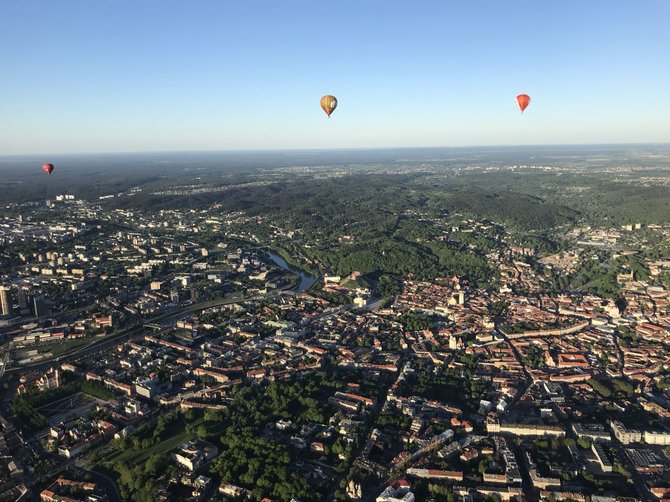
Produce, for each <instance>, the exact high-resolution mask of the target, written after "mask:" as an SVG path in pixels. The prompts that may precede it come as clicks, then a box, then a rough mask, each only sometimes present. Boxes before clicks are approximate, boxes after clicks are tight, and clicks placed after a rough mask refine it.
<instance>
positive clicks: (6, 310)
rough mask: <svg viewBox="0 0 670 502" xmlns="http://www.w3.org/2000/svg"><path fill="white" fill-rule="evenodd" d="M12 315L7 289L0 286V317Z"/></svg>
mask: <svg viewBox="0 0 670 502" xmlns="http://www.w3.org/2000/svg"><path fill="white" fill-rule="evenodd" d="M11 313H12V304H11V300H10V297H9V288H8V287H5V286H0V315H10V314H11Z"/></svg>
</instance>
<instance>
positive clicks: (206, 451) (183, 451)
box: [172, 439, 219, 472]
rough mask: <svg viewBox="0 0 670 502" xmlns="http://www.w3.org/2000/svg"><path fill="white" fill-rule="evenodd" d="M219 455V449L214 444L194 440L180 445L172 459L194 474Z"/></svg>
mask: <svg viewBox="0 0 670 502" xmlns="http://www.w3.org/2000/svg"><path fill="white" fill-rule="evenodd" d="M218 454H219V449H218V448H217V447H216V446H214V445H213V444H212V443H209V442H207V441H204V440H202V439H193V440H191V441H189V442H188V443H184V444H182V445H180V446H179V447H178V448H177V450H176V451H175V452H174V453H172V458H173V459H174V460H175V461H176V462H177V464H179V465H180V466H181V467H184V468H185V469H186V470H187V471H190V472H194V471H197V470H198V469H200V468H201V467H202V466H203V465H205V464H206V463H207V462H209V461H210V460H212V459H213V458H216V457H217V456H218Z"/></svg>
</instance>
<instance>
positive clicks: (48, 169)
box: [42, 163, 54, 174]
mask: <svg viewBox="0 0 670 502" xmlns="http://www.w3.org/2000/svg"><path fill="white" fill-rule="evenodd" d="M53 170H54V165H53V164H49V163H47V164H43V165H42V171H44V172H45V173H47V174H51V173H52V172H53Z"/></svg>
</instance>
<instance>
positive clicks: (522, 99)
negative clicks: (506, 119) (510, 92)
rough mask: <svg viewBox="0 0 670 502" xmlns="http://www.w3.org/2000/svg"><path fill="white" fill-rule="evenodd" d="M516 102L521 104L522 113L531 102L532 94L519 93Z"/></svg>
mask: <svg viewBox="0 0 670 502" xmlns="http://www.w3.org/2000/svg"><path fill="white" fill-rule="evenodd" d="M516 104H517V105H519V108H520V109H521V113H523V111H524V110H525V109H526V108H527V107H528V105H529V104H530V96H529V95H528V94H519V95H518V96H517V97H516Z"/></svg>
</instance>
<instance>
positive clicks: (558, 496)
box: [0, 148, 670, 502]
mask: <svg viewBox="0 0 670 502" xmlns="http://www.w3.org/2000/svg"><path fill="white" fill-rule="evenodd" d="M568 150H570V149H569V148H566V151H568ZM621 155H623V154H622V153H620V152H616V151H614V152H612V153H611V156H612V157H613V158H617V156H621ZM626 155H628V154H626ZM632 155H633V157H635V156H637V155H638V154H636V153H635V154H632ZM631 162H633V161H632V160H631ZM654 162H660V164H659V165H658V166H657V167H656V168H654V169H656V170H658V171H659V172H656V171H654V172H653V173H649V172H648V168H644V169H643V170H642V171H637V172H632V173H629V172H628V171H627V170H625V169H617V168H613V166H612V165H611V164H610V163H607V162H605V163H604V167H603V168H589V169H591V171H589V172H591V176H592V178H591V179H593V180H598V183H599V184H602V183H604V181H603V180H604V179H605V178H606V177H608V176H609V177H610V178H611V180H612V183H614V184H616V185H617V186H628V185H629V184H630V181H629V180H630V179H635V180H642V179H645V177H652V178H654V180H655V183H654V184H652V185H650V186H649V187H648V188H644V187H635V190H637V191H642V192H645V190H655V185H656V184H657V183H663V180H668V179H670V178H668V174H667V173H668V171H666V170H665V169H667V165H668V164H665V162H666V161H665V160H663V161H654ZM574 164H579V161H577V162H576V161H575V160H574V159H572V158H570V159H569V160H563V161H558V162H557V163H556V165H554V166H548V165H545V166H530V165H512V166H498V165H496V166H494V165H490V166H481V167H467V166H456V167H442V163H441V162H437V163H434V164H431V166H432V167H430V168H429V167H428V166H426V165H424V166H423V168H422V169H423V171H424V175H423V177H422V178H420V179H418V180H417V179H416V175H415V174H413V173H415V172H416V171H417V169H418V168H417V167H416V166H415V165H413V164H412V163H411V162H407V163H406V164H403V165H400V166H390V167H388V168H387V169H388V170H389V171H390V172H395V173H396V174H395V175H391V174H388V173H387V177H389V178H392V177H395V178H394V179H393V181H392V182H391V183H389V185H392V187H391V188H389V189H390V190H393V191H395V190H398V189H399V187H400V189H401V190H403V192H404V193H405V196H406V197H409V198H410V199H411V198H412V197H413V195H412V194H413V192H414V190H413V186H414V185H413V184H424V183H426V180H427V179H429V180H432V181H433V182H434V180H435V179H436V177H438V176H446V179H449V180H451V179H454V176H456V177H457V178H459V179H461V182H462V183H463V184H464V185H467V186H469V187H470V188H472V187H474V186H476V185H477V183H483V182H482V181H478V180H481V179H489V178H491V177H494V179H493V180H492V184H494V185H496V186H498V187H500V186H501V182H500V181H499V180H497V179H495V177H501V179H502V177H507V178H509V177H510V176H512V177H519V178H523V179H524V180H525V181H524V182H525V183H531V182H530V181H528V180H532V179H534V178H537V182H538V183H540V184H546V183H547V178H546V177H547V176H552V177H553V178H558V179H561V181H560V182H561V185H562V186H566V187H568V188H567V191H568V192H570V193H571V194H573V196H575V197H582V195H583V192H584V191H587V192H592V194H591V197H593V198H596V199H597V198H598V197H597V195H596V189H595V188H594V187H593V186H590V187H587V186H585V177H586V176H589V175H588V174H586V173H585V172H584V171H583V170H582V169H579V168H575V167H574ZM378 169H379V168H378V167H376V166H366V165H363V164H361V165H349V166H348V167H343V166H335V167H332V168H320V169H316V170H313V169H308V170H307V171H305V168H304V167H296V168H285V167H280V168H271V169H268V170H266V171H263V172H262V173H260V174H257V175H254V176H263V177H265V178H268V179H274V177H275V176H277V174H276V173H277V172H280V173H281V179H282V181H279V182H280V183H283V184H288V185H289V186H291V185H298V186H300V185H301V184H302V183H303V182H304V179H305V178H306V177H308V178H314V181H313V182H314V183H319V181H318V180H322V182H323V183H325V185H324V186H323V187H322V189H323V193H322V194H320V195H317V198H318V199H319V200H321V201H322V202H323V204H324V206H323V207H324V208H329V207H330V205H329V203H328V200H327V199H328V197H332V198H334V200H336V201H342V200H348V199H347V198H348V197H349V196H350V195H351V194H350V193H349V191H353V192H359V191H360V188H358V187H360V183H358V182H352V184H351V187H349V186H348V185H347V184H346V183H344V182H343V176H344V177H345V178H346V177H351V178H356V177H358V176H364V177H368V178H372V177H374V176H375V174H374V173H375V172H377V170H378ZM645 169H646V170H645ZM510 173H513V174H510ZM324 175H325V176H324ZM175 176H177V175H175ZM179 176H181V174H180V175H179ZM191 176H192V175H191ZM570 176H571V177H572V178H571V179H574V180H576V181H578V182H579V183H580V184H582V189H580V190H574V189H571V188H569V185H570V181H568V180H565V179H563V178H567V177H570ZM196 178H204V179H205V180H207V179H209V177H208V176H202V175H200V174H198V176H196ZM323 180H325V181H323ZM401 180H403V181H401ZM128 183H129V188H127V189H125V190H122V191H121V192H118V193H115V194H113V196H110V195H97V196H95V197H92V198H90V199H81V198H79V197H78V196H76V195H74V194H55V195H54V196H53V198H51V199H49V200H47V201H46V203H35V202H24V203H22V202H12V203H9V204H7V205H6V206H5V208H4V215H3V217H2V222H1V223H0V243H2V246H3V247H2V255H1V257H2V262H1V265H2V288H1V289H0V300H1V305H2V318H1V321H0V322H1V323H2V324H1V327H0V330H1V331H0V332H1V333H2V341H3V346H2V353H1V355H2V358H3V359H2V361H3V365H2V369H1V375H2V381H3V400H2V408H1V409H0V414H1V417H2V418H1V423H2V442H0V447H1V448H2V455H1V456H0V458H1V459H2V461H1V462H2V469H1V472H2V483H3V484H2V495H1V497H2V500H22V499H26V500H32V499H35V500H37V499H39V500H43V501H55V500H101V501H102V500H109V501H117V500H131V499H132V500H194V501H195V500H229V499H230V500H238V499H239V500H244V499H251V500H287V501H289V500H294V501H297V500H301V501H309V500H377V501H394V500H402V501H412V500H445V499H446V500H493V499H496V500H592V501H596V502H597V501H605V500H621V501H623V500H626V501H627V500H657V499H659V500H662V499H663V498H664V497H665V496H666V493H669V492H670V479H669V478H668V476H669V473H670V470H669V469H668V466H670V449H669V448H668V446H669V445H670V429H668V425H669V424H670V422H669V421H668V418H669V417H670V367H669V364H670V361H669V352H668V344H669V343H670V338H669V337H670V331H669V327H670V298H669V296H668V291H669V290H668V288H669V287H670V281H669V278H670V253H669V251H670V224H668V223H667V221H661V222H660V223H652V222H651V220H650V219H649V218H643V219H642V220H640V221H634V220H632V219H630V218H631V217H633V216H632V215H633V214H634V208H632V209H631V208H625V207H622V208H621V213H622V214H621V218H622V220H621V221H622V222H616V221H610V220H609V217H608V216H607V215H604V216H600V217H599V218H600V219H599V220H598V218H596V216H589V215H588V213H587V212H582V213H580V214H579V215H577V216H574V218H573V217H572V216H571V218H572V219H570V220H569V221H567V220H566V222H560V224H558V225H554V223H556V222H555V221H553V218H554V216H551V220H550V223H551V224H550V225H549V226H546V227H544V226H543V224H539V226H538V225H536V223H537V222H536V221H535V220H531V221H530V222H529V223H528V222H526V220H525V219H524V218H526V216H527V215H528V213H529V211H538V208H537V207H534V205H536V204H537V203H535V202H533V203H532V204H531V205H530V206H528V207H525V208H522V209H520V208H517V210H518V211H519V212H518V213H517V214H516V215H512V218H511V219H510V215H509V214H508V213H505V212H503V213H500V214H501V218H500V219H499V221H496V220H495V219H494V218H492V217H491V216H490V214H489V215H487V213H486V212H481V213H480V214H479V215H478V216H477V215H476V214H475V212H474V211H471V210H468V209H467V208H464V209H463V211H451V210H446V209H442V208H440V207H432V206H431V204H425V203H424V204H420V205H417V206H416V207H412V206H409V205H406V201H404V200H400V201H397V203H398V204H400V205H402V206H404V207H405V209H404V212H400V211H399V210H397V209H396V208H393V207H390V208H388V212H389V214H394V215H397V214H400V216H398V217H394V221H393V229H392V230H388V229H383V228H380V223H379V222H380V221H384V216H383V209H381V208H383V207H386V206H387V205H388V204H389V203H388V202H387V200H386V198H385V195H383V193H382V192H381V191H382V189H381V188H378V187H377V188H373V190H375V191H376V192H375V193H377V195H376V197H378V198H379V200H378V201H375V200H372V204H373V205H375V207H376V208H377V209H376V210H370V211H368V210H365V211H360V212H359V209H360V208H358V207H356V206H351V208H347V209H343V207H344V206H342V207H341V208H340V209H335V213H332V214H330V217H331V218H335V219H337V218H344V219H345V220H347V223H346V224H344V225H341V222H334V223H333V226H330V227H324V226H322V225H317V227H318V228H317V230H314V229H313V228H312V227H311V224H310V223H309V222H310V221H312V220H313V219H315V218H317V219H320V218H321V216H322V215H316V214H313V215H306V216H305V215H304V214H303V212H302V210H301V208H300V207H295V201H294V200H293V199H292V198H291V197H288V198H287V200H286V201H285V204H286V208H275V210H274V212H269V211H268V210H267V209H265V208H262V209H258V210H257V211H254V210H252V211H248V210H247V211H245V210H231V209H230V207H229V206H228V205H226V204H237V202H236V201H234V200H232V199H233V193H234V192H240V191H241V192H245V191H247V190H250V188H249V187H250V186H251V187H252V188H251V189H252V190H258V191H264V190H270V189H271V188H272V186H271V185H272V184H270V186H269V187H268V184H256V183H251V182H250V183H242V186H237V185H236V186H230V185H225V184H222V185H220V186H211V184H209V183H205V181H204V180H203V181H195V178H194V183H193V184H189V185H185V184H184V183H183V181H182V180H180V181H179V182H178V183H176V184H175V185H173V186H172V187H169V188H161V190H160V191H155V192H152V195H151V197H153V198H162V197H164V196H165V193H166V192H169V193H170V194H171V196H172V197H173V198H174V200H175V201H176V204H175V206H176V208H175V209H158V210H154V209H152V206H153V204H152V203H149V202H150V201H151V200H153V199H147V200H144V199H140V197H141V195H142V194H143V193H145V194H146V192H147V191H151V188H150V187H142V186H135V185H132V180H129V182H128ZM161 183H162V184H164V183H165V182H164V181H162V182H161ZM510 183H512V184H514V185H515V186H517V188H518V187H519V184H518V183H517V182H516V181H514V180H510ZM368 184H370V183H368ZM82 186H83V185H82ZM335 186H337V187H339V192H338V191H333V190H332V188H331V187H335ZM285 190H286V191H290V190H289V189H288V188H286V189H285ZM548 190H549V191H550V192H554V193H555V190H554V188H551V187H550V188H548ZM598 190H602V188H599V189H598ZM77 191H80V188H79V187H78V186H77V184H76V183H75V184H74V185H73V192H77ZM201 192H205V193H210V194H213V195H212V196H215V197H218V196H219V195H218V194H220V193H224V194H226V195H225V198H226V200H227V201H228V202H227V203H216V204H205V205H203V206H202V207H200V208H197V209H196V208H189V209H179V208H178V206H179V205H180V204H181V202H180V201H182V200H184V199H185V198H190V197H192V196H193V193H201ZM533 192H537V189H533ZM394 193H395V192H394ZM435 193H436V194H441V193H442V192H441V190H440V191H437V192H435ZM326 194H330V195H326ZM424 194H427V195H426V196H428V197H430V196H431V192H430V190H428V189H426V190H425V191H424ZM574 194H576V195H574ZM360 197H361V200H366V201H368V203H369V201H370V200H371V199H370V196H369V194H367V193H363V194H360ZM119 199H121V200H123V201H126V203H127V204H129V205H128V206H127V207H114V206H112V205H111V204H112V202H114V201H115V200H116V201H118V200H119ZM258 199H259V200H263V199H264V200H267V199H268V198H267V197H264V196H262V195H258ZM667 200H668V199H667V194H664V195H663V196H662V197H660V198H659V199H658V201H656V203H658V204H661V205H666V204H667ZM128 201H131V202H128ZM140 201H141V202H140ZM547 203H549V201H547ZM268 204H270V205H273V204H274V202H273V201H269V202H268ZM305 204H306V205H311V204H312V202H311V201H306V202H305ZM347 204H349V205H350V203H349V202H347ZM502 204H503V206H504V207H502V206H501V207H500V208H497V209H496V206H495V204H493V205H492V206H491V208H492V210H493V211H496V210H503V211H507V210H508V207H507V206H508V204H507V202H506V201H504V198H503V203H502ZM649 204H651V205H653V204H654V202H650V203H649ZM651 205H650V207H649V208H648V211H647V213H648V214H652V213H653V211H652V209H653V208H652V207H651ZM133 206H134V207H133ZM131 207H132V208H131ZM575 207H577V206H576V205H575ZM146 208H149V209H146ZM287 208H293V209H294V210H295V213H296V214H294V215H292V216H290V215H287V211H289V210H290V209H287ZM592 210H593V211H594V213H593V214H594V215H596V214H600V213H599V212H598V209H597V208H592ZM322 211H324V214H326V213H327V211H330V209H322ZM561 211H562V212H563V213H565V214H568V212H567V211H568V209H567V208H566V207H564V208H563V209H561ZM258 213H260V214H258ZM538 214H541V212H539V213H538ZM553 214H554V213H552V215H553ZM354 215H358V216H356V217H357V218H359V219H358V220H357V221H354ZM545 216H546V215H545ZM515 217H518V218H521V219H520V220H517V223H514V218H515ZM301 218H303V220H302V221H303V224H302V225H299V224H298V223H297V222H298V221H301V220H300V219H301ZM588 220H591V222H590V223H589V221H588ZM624 220H626V221H628V222H624ZM598 221H600V223H597V222H598ZM526 223H528V225H530V226H528V225H526ZM533 227H534V228H533ZM370 229H373V230H374V231H375V232H376V231H381V232H383V233H384V234H385V235H387V236H389V239H390V240H388V241H384V242H382V243H381V244H379V243H376V242H377V240H378V238H377V237H375V238H374V239H372V238H368V239H369V241H368V242H366V241H362V244H363V246H362V247H357V246H358V243H359V242H361V239H363V236H364V235H367V232H368V231H370ZM327 239H328V241H327ZM373 242H375V244H372V243H373ZM412 242H414V244H412ZM335 243H336V244H337V247H335ZM400 245H402V246H410V245H411V246H412V247H411V248H410V247H408V248H407V250H404V251H403V249H404V248H403V247H394V246H400ZM370 246H379V247H380V249H382V250H381V252H380V253H377V251H376V249H375V250H374V254H375V256H377V257H378V258H380V260H382V261H379V262H375V263H370V262H369V260H368V257H367V255H366V254H365V253H366V252H367V249H368V248H369V247H370ZM354 247H356V249H358V250H359V251H357V253H358V254H350V255H346V253H347V252H349V251H347V250H351V249H352V248H354ZM325 249H329V250H330V251H329V253H330V254H329V255H325V254H324V250H325ZM419 249H422V250H426V252H427V250H432V251H433V252H434V253H435V256H438V257H440V259H439V260H438V261H437V262H436V265H435V266H434V267H433V268H430V269H429V268H426V266H425V264H426V263H429V262H430V263H432V262H431V260H432V259H433V258H434V256H431V257H428V256H425V257H424V258H422V259H421V260H420V261H417V262H416V263H414V264H413V260H414V254H415V253H416V252H417V250H419ZM331 255H332V256H338V255H343V256H344V258H345V260H344V261H341V262H335V261H333V260H331V261H328V262H326V261H325V260H326V259H328V258H327V256H331ZM396 255H397V256H396ZM383 260H389V261H383ZM396 260H398V263H401V265H396ZM397 266H399V267H400V268H396V267H397ZM403 267H405V268H403ZM31 497H32V498H31Z"/></svg>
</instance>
